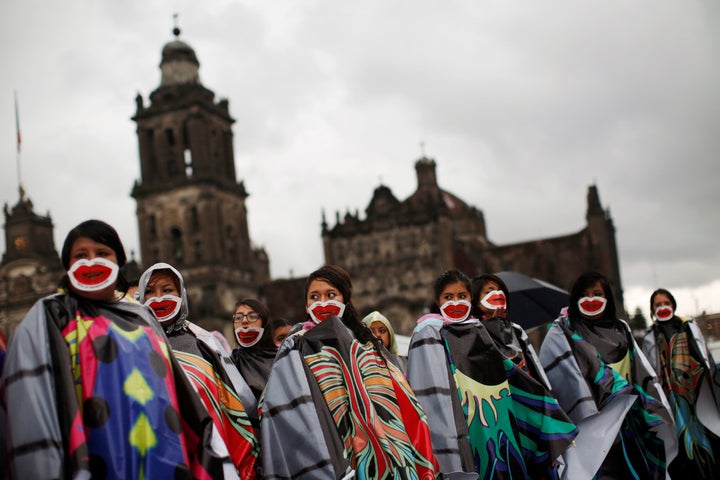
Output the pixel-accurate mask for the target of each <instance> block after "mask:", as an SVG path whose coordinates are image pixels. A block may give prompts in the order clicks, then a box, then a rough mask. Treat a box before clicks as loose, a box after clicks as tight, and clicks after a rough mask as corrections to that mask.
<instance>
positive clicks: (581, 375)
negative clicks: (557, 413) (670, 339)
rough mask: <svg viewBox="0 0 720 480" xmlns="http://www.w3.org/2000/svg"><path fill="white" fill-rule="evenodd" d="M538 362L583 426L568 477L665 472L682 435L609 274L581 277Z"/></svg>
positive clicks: (657, 475)
mask: <svg viewBox="0 0 720 480" xmlns="http://www.w3.org/2000/svg"><path fill="white" fill-rule="evenodd" d="M540 361H541V362H542V365H543V367H544V368H545V373H546V374H547V376H548V378H549V380H550V384H551V385H552V387H553V393H554V394H555V396H556V397H557V399H558V401H559V402H560V405H561V406H562V407H563V408H564V409H565V411H566V412H567V413H568V415H569V416H570V418H571V419H572V420H573V421H574V422H575V424H576V425H577V426H578V429H579V430H580V433H579V435H578V437H577V439H576V440H575V443H576V448H573V449H568V451H567V452H566V454H565V461H566V464H567V465H566V472H567V474H568V478H608V479H625V478H653V479H661V478H665V477H666V462H668V461H669V460H670V459H671V458H672V457H674V455H675V449H676V442H675V440H674V438H673V425H672V419H671V416H670V412H669V409H668V404H667V400H666V398H665V395H664V394H663V392H662V389H661V388H660V384H659V383H658V382H657V378H656V377H655V373H654V371H653V369H652V367H651V366H650V364H649V363H648V361H647V359H646V358H645V355H643V353H642V351H641V350H640V349H639V348H638V346H637V344H636V343H635V340H634V339H633V336H632V333H631V331H630V327H629V326H628V325H627V323H625V322H624V321H623V320H620V319H618V318H617V316H616V313H615V298H614V296H613V294H612V289H611V288H610V284H609V282H608V281H607V279H606V278H605V277H604V276H603V275H601V274H599V273H596V272H589V273H585V274H583V275H581V276H580V278H578V279H577V281H576V282H575V284H574V285H573V287H572V290H571V292H570V305H569V307H568V316H567V318H566V317H560V318H558V319H557V320H555V321H554V322H553V324H552V326H551V327H550V330H549V332H548V334H547V336H546V337H545V339H544V340H543V344H542V347H541V349H540Z"/></svg>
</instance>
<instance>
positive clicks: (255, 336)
mask: <svg viewBox="0 0 720 480" xmlns="http://www.w3.org/2000/svg"><path fill="white" fill-rule="evenodd" d="M264 332H265V329H264V328H263V327H247V328H243V327H237V328H236V329H235V339H236V340H237V341H238V344H240V346H241V347H245V348H248V347H252V346H253V345H255V344H256V343H258V342H259V341H260V339H261V338H262V336H263V333H264Z"/></svg>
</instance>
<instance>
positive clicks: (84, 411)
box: [3, 220, 232, 479]
mask: <svg viewBox="0 0 720 480" xmlns="http://www.w3.org/2000/svg"><path fill="white" fill-rule="evenodd" d="M61 259H62V263H63V267H64V268H65V270H66V272H67V273H66V275H65V277H64V278H63V280H62V282H61V284H62V292H61V293H58V294H55V295H51V296H49V297H46V298H43V299H41V300H39V301H38V302H37V303H36V304H35V305H34V306H33V308H32V309H31V310H30V312H29V313H28V314H27V316H26V317H25V318H24V319H23V321H22V322H21V323H20V325H19V326H18V328H17V330H16V331H15V334H14V335H13V337H12V339H11V341H10V344H9V346H8V351H7V357H6V363H5V368H4V372H3V376H4V378H5V382H6V383H5V388H6V391H5V394H6V396H5V400H6V405H5V409H4V411H5V412H8V413H10V415H8V417H7V418H6V419H5V424H6V427H7V433H8V437H7V442H8V445H7V451H8V454H9V455H8V471H9V474H10V477H12V478H89V477H91V476H92V477H93V478H117V479H125V478H174V477H183V478H187V477H190V476H192V477H196V478H207V477H208V476H213V477H215V478H219V477H222V475H223V470H224V468H225V467H226V466H229V467H230V468H231V469H232V464H231V463H230V462H229V458H228V456H227V451H226V450H225V451H224V452H223V451H222V448H220V447H222V446H220V447H218V446H216V445H214V444H211V435H212V423H211V422H210V419H209V417H208V414H207V412H206V411H205V409H204V408H203V406H202V404H201V403H200V402H199V400H198V398H197V396H196V395H195V393H194V391H193V389H192V386H191V385H190V383H189V382H188V380H187V377H186V376H185V374H184V373H183V371H182V369H181V368H180V366H179V364H178V362H177V360H176V359H175V357H174V356H173V355H172V353H171V351H170V348H169V347H168V345H167V340H166V338H165V335H164V333H163V331H162V330H161V329H160V328H159V326H158V325H157V323H156V322H155V321H154V320H153V319H152V313H151V312H150V311H149V310H148V309H147V308H146V307H144V306H142V305H138V304H137V303H134V302H126V301H122V300H123V297H124V292H125V291H126V289H127V282H126V281H125V279H124V278H123V276H122V274H120V273H119V270H120V267H122V266H123V265H124V264H125V261H126V257H125V251H124V249H123V246H122V243H121V242H120V238H119V237H118V234H117V232H116V231H115V229H114V228H112V227H111V226H110V225H108V224H107V223H105V222H102V221H99V220H88V221H85V222H83V223H81V224H79V225H78V226H76V227H75V228H73V229H72V230H71V231H70V233H69V234H68V235H67V237H66V239H65V242H64V244H63V248H62V255H61ZM180 419H182V421H181V420H180Z"/></svg>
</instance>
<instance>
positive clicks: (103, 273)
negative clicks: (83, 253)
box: [74, 264, 112, 285]
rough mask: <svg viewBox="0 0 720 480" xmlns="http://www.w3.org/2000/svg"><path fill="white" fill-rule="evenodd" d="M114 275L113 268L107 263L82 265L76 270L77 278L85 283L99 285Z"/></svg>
mask: <svg viewBox="0 0 720 480" xmlns="http://www.w3.org/2000/svg"><path fill="white" fill-rule="evenodd" d="M110 275H112V269H111V268H109V267H106V266H105V265H98V264H94V265H82V266H80V267H78V269H77V270H75V272H74V276H75V279H76V280H77V281H78V282H80V283H83V284H85V285H98V284H100V283H102V282H104V281H105V280H107V279H108V277H109V276H110Z"/></svg>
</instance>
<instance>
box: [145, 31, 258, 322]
mask: <svg viewBox="0 0 720 480" xmlns="http://www.w3.org/2000/svg"><path fill="white" fill-rule="evenodd" d="M174 34H175V37H176V38H175V39H174V40H173V41H171V42H169V43H168V44H166V45H165V46H164V48H163V50H162V61H161V63H160V70H161V82H160V86H159V87H157V89H155V90H154V91H153V92H152V93H151V94H150V104H149V105H145V103H144V101H143V98H142V97H141V96H140V95H138V96H137V98H136V104H137V110H136V112H135V115H134V116H133V120H134V121H135V122H136V123H137V135H138V142H139V153H140V172H141V179H140V180H139V181H136V183H135V185H134V187H133V189H132V196H133V198H135V200H136V201H137V218H138V230H139V233H140V248H141V258H142V262H143V264H144V266H145V267H148V266H150V265H152V264H153V263H155V262H158V261H164V262H167V263H170V264H172V265H174V266H175V267H177V268H178V269H179V270H181V271H182V273H183V275H184V277H185V281H186V285H187V290H188V296H189V303H190V309H191V314H192V318H193V319H197V320H201V323H202V324H203V326H205V327H207V328H211V329H216V328H217V329H222V328H223V327H227V326H228V325H229V322H228V320H229V318H230V315H231V314H232V312H233V309H234V306H235V302H236V300H237V299H239V298H244V297H252V296H257V292H258V289H259V287H260V285H262V284H264V283H267V282H268V281H269V280H270V274H269V262H268V257H267V255H266V253H265V251H264V250H263V249H260V248H255V247H254V246H253V244H252V242H251V240H250V234H249V231H248V224H247V210H246V206H245V199H246V198H247V196H248V193H247V191H246V190H245V185H244V184H243V182H242V181H240V182H238V181H237V180H236V172H235V157H234V153H233V132H232V124H233V122H234V120H233V118H232V117H231V116H230V113H229V108H228V101H227V100H219V101H215V94H214V93H213V92H212V91H211V90H209V89H207V88H206V87H205V86H203V84H202V83H201V82H200V77H199V73H198V72H199V67H200V63H199V62H198V59H197V57H196V55H195V51H194V50H193V49H192V48H191V47H190V46H189V45H188V44H187V43H185V42H183V41H182V40H180V39H179V34H180V31H179V29H177V28H176V29H175V30H174Z"/></svg>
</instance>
